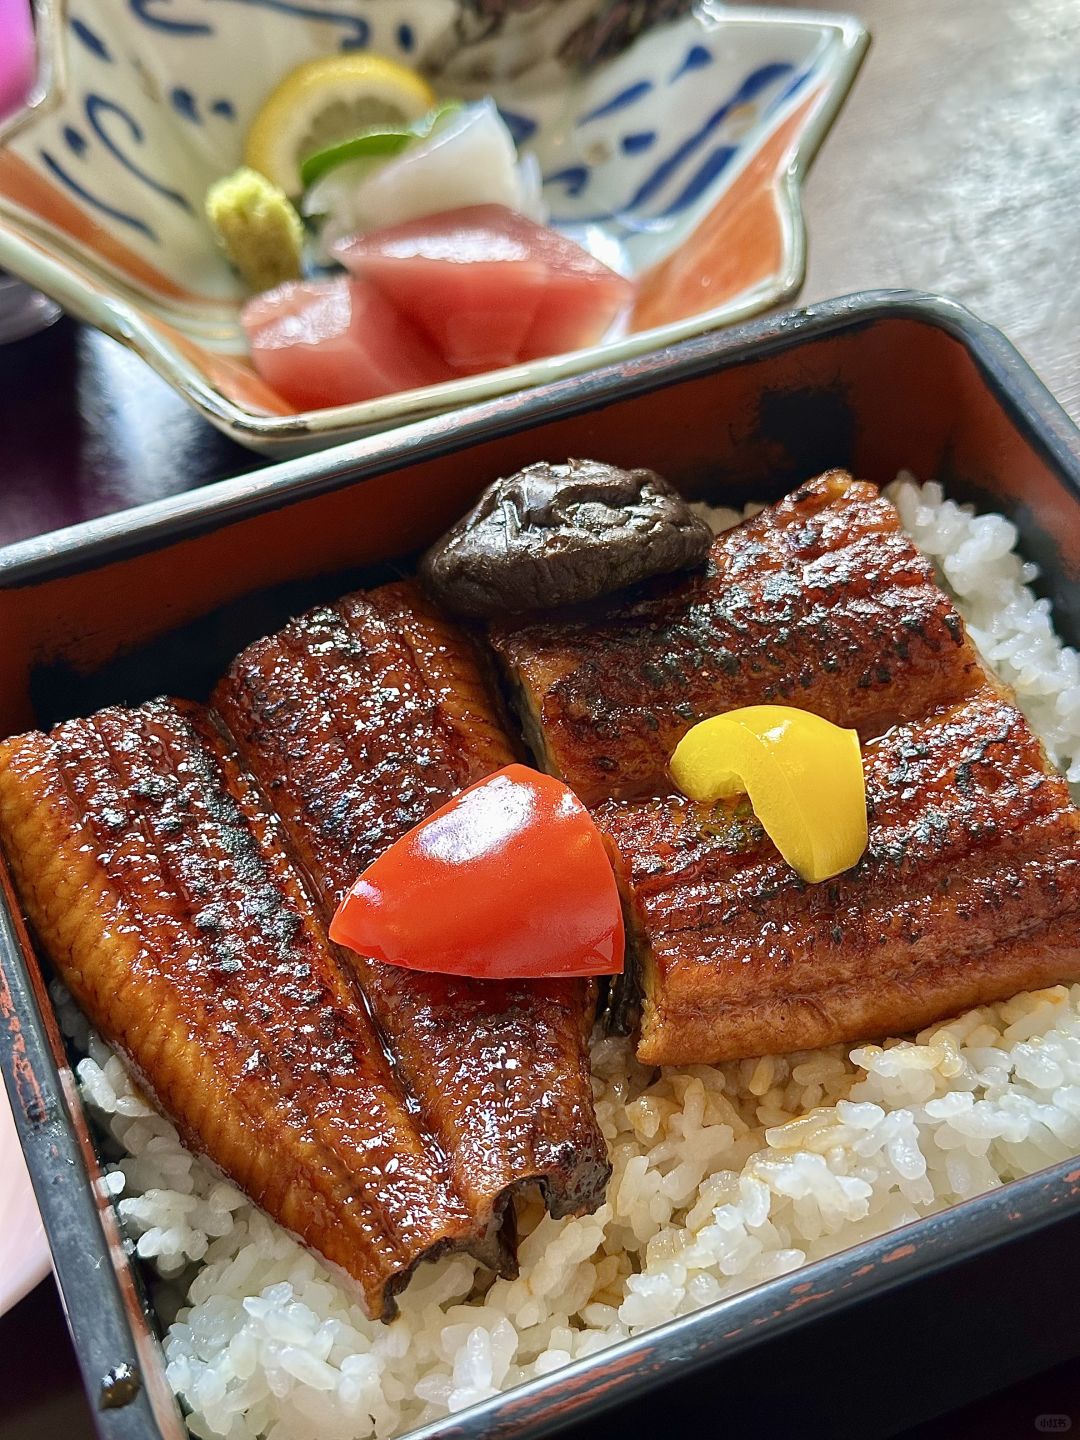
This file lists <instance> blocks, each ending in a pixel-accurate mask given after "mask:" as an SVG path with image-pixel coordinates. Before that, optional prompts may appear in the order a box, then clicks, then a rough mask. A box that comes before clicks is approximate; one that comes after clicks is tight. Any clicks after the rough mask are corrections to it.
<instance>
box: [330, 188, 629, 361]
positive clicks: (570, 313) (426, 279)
mask: <svg viewBox="0 0 1080 1440" xmlns="http://www.w3.org/2000/svg"><path fill="white" fill-rule="evenodd" d="M334 252H335V254H336V255H337V257H338V258H339V259H340V260H341V262H342V263H343V264H344V265H345V266H346V267H347V268H348V269H349V270H351V271H352V272H353V273H354V274H356V275H358V276H362V277H363V278H365V279H367V280H370V281H373V282H374V283H375V284H376V285H378V286H379V287H380V288H381V289H382V291H383V292H384V294H385V295H386V297H387V299H388V300H390V301H392V303H393V304H394V305H395V306H397V308H398V309H399V310H400V311H401V313H402V314H403V315H406V316H408V318H409V319H410V320H413V321H415V323H416V324H417V326H419V327H421V328H422V329H423V330H424V331H425V332H426V334H427V335H428V336H429V337H430V338H431V340H432V341H433V342H434V344H435V345H436V346H437V347H438V349H439V350H440V352H441V353H442V355H443V356H444V357H445V359H446V360H447V361H448V362H449V363H450V364H451V365H453V366H454V367H455V368H456V369H458V370H460V371H466V372H476V371H480V370H490V369H493V368H495V367H497V366H499V365H513V364H516V363H518V362H520V361H522V360H532V359H537V358H539V357H541V356H544V355H553V354H558V353H560V352H562V351H564V350H576V349H580V348H581V347H583V346H586V345H592V344H595V342H596V341H597V340H599V339H600V338H601V336H602V335H603V334H604V332H605V331H606V330H607V329H608V328H609V326H610V325H611V323H612V321H613V320H614V319H615V317H616V316H617V315H618V313H619V312H620V311H621V310H622V309H623V307H624V306H625V305H627V304H628V303H629V300H630V297H631V295H632V293H633V286H632V284H631V282H630V281H629V280H625V279H624V278H623V277H622V276H621V275H617V274H616V273H615V272H614V271H613V270H610V269H608V267H607V266H606V265H602V264H601V263H600V261H598V260H595V259H594V258H593V257H592V256H591V255H590V254H589V253H588V251H586V250H583V249H582V248H581V246H580V245H577V244H576V243H575V242H574V241H573V240H568V239H567V238H566V237H565V236H563V235H559V234H558V233H557V232H555V231H554V230H548V229H546V228H545V227H544V226H543V225H537V224H535V223H534V222H533V221H532V220H528V219H526V217H525V216H523V215H519V214H517V213H516V212H515V211H513V210H509V209H507V208H506V206H504V205H471V206H467V207H465V208H464V209H460V210H449V211H446V212H444V213H443V214H440V215H428V216H425V217H423V218H422V219H419V220H411V221H409V222H407V223H405V224H402V225H395V226H392V227H390V228H388V229H385V230H378V231H373V232H370V233H368V234H366V235H358V236H355V237H353V238H352V239H350V240H343V241H339V242H338V243H337V244H336V245H335V246H334Z"/></svg>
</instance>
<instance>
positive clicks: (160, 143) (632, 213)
mask: <svg viewBox="0 0 1080 1440" xmlns="http://www.w3.org/2000/svg"><path fill="white" fill-rule="evenodd" d="M474 5H475V0H474ZM502 8H503V9H507V7H502ZM655 8H656V9H658V10H659V12H660V13H661V14H664V13H667V14H670V13H671V12H672V11H678V10H679V9H680V8H681V7H680V6H678V5H675V6H672V5H668V6H666V7H665V6H659V7H655ZM467 9H469V7H467V6H459V5H458V3H457V0H425V3H423V4H421V3H419V0H412V3H406V0H401V3H399V0H339V4H338V6H337V7H336V8H335V6H334V5H333V3H332V0H330V3H327V4H325V5H324V4H321V3H316V4H311V5H304V6H299V5H295V6H294V5H286V4H282V3H280V0H243V3H240V0H51V3H50V0H44V3H43V6H42V9H41V11H40V16H39V20H40V23H39V33H40V35H41V37H42V53H43V63H42V75H41V85H40V90H39V93H38V94H36V95H35V96H34V97H33V100H32V103H31V104H30V106H29V107H28V108H27V109H26V110H25V111H23V112H22V113H20V114H18V115H16V116H15V117H13V118H12V119H11V120H10V121H9V122H8V123H7V124H6V125H5V126H4V127H2V128H0V267H3V268H6V269H8V270H10V271H12V272H13V273H15V274H17V275H19V276H21V277H22V278H24V279H25V280H27V281H29V282H31V283H32V284H34V285H35V286H37V287H38V288H39V289H41V290H43V291H45V292H46V293H47V294H49V295H52V296H53V297H54V298H55V299H56V300H57V301H59V303H60V304H61V305H63V306H64V307H65V309H67V310H68V311H69V312H70V313H71V314H73V315H75V316H76V317H78V318H79V319H81V320H84V321H86V322H88V323H90V324H92V325H95V326H97V327H99V328H100V329H102V330H104V331H105V332H106V333H108V334H110V335H112V336H114V337H116V338H117V339H119V340H121V341H123V342H124V343H126V344H127V345H129V346H131V347H132V348H133V349H134V350H135V351H136V352H137V353H138V354H140V355H141V356H142V357H143V358H144V359H145V360H147V361H148V362H149V363H150V364H151V365H152V366H153V367H154V369H155V370H157V371H158V372H159V374H161V375H162V376H164V378H165V379H166V380H167V381H168V382H169V383H170V384H172V385H173V386H174V387H175V388H176V389H177V390H178V391H179V392H180V394H181V395H183V396H184V397H185V398H186V399H187V400H189V401H190V402H191V404H192V405H194V406H195V407H196V408H197V409H198V410H199V411H200V412H201V413H202V414H203V415H205V416H206V418H207V419H208V420H210V421H211V422H212V423H213V424H215V425H216V426H217V427H218V428H219V429H221V430H222V431H224V432H225V433H226V434H228V435H231V436H232V437H233V438H234V439H236V440H238V441H240V442H241V443H242V444H245V445H248V446H249V447H251V448H253V449H256V450H259V451H262V452H264V453H267V454H271V455H279V456H284V455H288V454H298V453H303V452H305V451H311V450H316V449H320V448H322V447H324V446H327V445H331V444H336V443H338V442H340V441H343V440H347V439H352V438H356V437H359V436H362V435H370V434H373V433H377V432H380V431H384V430H388V429H392V428H395V427H397V426H400V425H404V424H407V423H410V422H412V421H415V420H419V419H422V418H424V417H426V416H429V415H433V414H437V413H440V412H443V411H446V410H450V409H456V408H458V407H459V406H462V405H466V404H469V403H471V402H473V401H477V400H481V399H488V398H491V397H494V396H498V395H503V394H508V393H510V392H513V391H517V390H521V389H524V388H526V387H530V386H534V385H538V384H542V383H545V382H547V381H550V380H556V379H562V378H564V377H566V376H569V375H574V374H578V373H582V372H584V371H587V370H591V369H595V368H596V367H598V366H599V365H602V364H605V363H607V362H609V361H614V360H621V359H624V358H627V357H630V356H633V355H636V354H641V353H644V352H646V351H650V350H656V349H659V348H661V347H662V346H664V345H667V344H669V343H670V342H672V341H674V340H678V339H681V338H683V337H685V336H688V335H694V334H698V333H700V332H702V331H706V330H710V329H713V328H715V327H717V326H719V325H725V324H729V323H731V322H733V321H736V320H741V319H745V318H746V317H747V316H749V315H752V314H754V313H756V312H758V311H761V310H764V309H767V308H768V307H770V306H772V305H775V304H777V303H778V302H780V301H782V300H784V299H787V298H789V297H790V296H792V295H793V294H794V293H795V292H796V291H797V289H798V287H799V285H800V284H801V282H802V278H803V273H804V252H805V235H804V227H803V220H802V214H801V207H800V199H799V192H800V185H801V181H802V177H803V175H804V173H805V170H806V167H807V165H808V163H809V161H810V159H811V158H812V156H813V154H814V152H815V151H816V149H817V147H818V145H819V144H820V143H821V140H822V138H823V137H824V135H825V133H826V131H827V130H828V127H829V125H830V124H831V122H832V120H833V118H834V117H835V115H836V113H837V111H838V109H839V107H840V104H841V102H842V100H843V98H844V96H845V94H846V93H847V90H848V88H849V87H850V85H851V82H852V80H853V78H854V76H855V73H856V71H857V69H858V65H859V62H860V60H861V57H862V54H863V52H864V50H865V47H866V44H867V38H868V37H867V35H866V32H865V31H864V30H863V28H862V27H861V26H860V25H859V24H858V23H857V22H856V21H854V20H852V19H850V18H847V17H845V16H840V15H830V14H823V13H820V12H812V11H797V10H783V11H772V10H768V9H757V8H749V7H743V6H739V7H728V6H724V5H719V4H703V5H700V6H698V7H696V8H695V9H694V10H692V11H690V12H689V13H683V14H678V15H676V18H674V19H670V20H667V21H666V22H664V23H660V24H657V25H655V26H654V27H653V28H650V29H648V30H646V31H645V32H644V33H641V34H639V35H638V36H637V38H636V39H634V40H633V41H632V43H631V44H630V45H629V47H628V48H625V49H623V50H622V51H621V53H618V54H616V55H614V56H613V57H612V56H610V55H606V54H605V56H604V58H601V59H597V60H595V61H593V60H591V59H590V58H589V57H588V56H586V57H585V60H584V62H583V60H582V56H581V53H580V48H579V49H578V51H577V52H575V47H574V41H575V38H576V37H577V36H578V35H580V34H581V33H583V27H584V30H585V31H588V27H589V26H590V25H591V26H592V27H593V29H592V32H590V33H597V32H599V33H604V31H605V27H607V29H608V30H609V31H610V29H611V27H612V25H613V24H614V23H615V20H617V12H618V11H619V7H618V5H613V4H611V3H610V0H609V3H608V4H607V5H606V6H603V7H597V6H596V4H595V3H593V4H591V5H587V4H584V3H583V0H562V3H560V4H559V5H557V6H556V5H553V4H545V3H540V4H533V5H530V6H523V7H509V9H508V13H506V14H504V15H503V16H502V18H501V20H499V21H497V22H496V21H492V22H491V23H490V24H488V26H487V27H486V28H481V29H480V31H479V32H477V33H475V34H470V31H469V27H468V26H466V25H464V23H463V20H462V12H463V11H465V10H467ZM481 9H482V7H481ZM598 10H599V13H597V12H598ZM474 18H475V17H474ZM575 26H576V27H577V29H575ZM365 47H366V48H370V49H371V50H373V51H376V52H378V53H381V54H386V55H390V56H393V57H394V58H397V59H402V60H404V61H406V62H407V63H408V64H410V65H414V66H417V67H418V68H420V69H421V70H423V71H424V72H425V73H427V74H428V75H429V77H430V78H431V80H432V83H433V85H434V87H435V89H436V90H437V91H438V92H439V93H441V94H446V95H462V96H464V97H466V98H473V97H476V96H480V95H484V94H490V95H491V96H493V98H494V99H495V101H496V103H497V104H498V106H499V108H500V110H501V111H502V113H503V115H504V118H505V119H506V120H507V122H508V124H509V125H510V127H511V129H512V131H513V132H514V135H515V138H516V139H517V141H518V144H519V147H520V148H521V149H522V151H531V152H533V153H534V154H535V155H536V157H537V160H538V161H539V164H540V167H541V173H542V175H543V177H544V198H545V201H546V203H547V206H548V208H549V210H550V214H551V222H552V224H553V225H554V226H555V227H556V228H557V229H560V230H562V231H564V232H565V233H567V234H569V235H571V236H572V237H573V238H575V239H577V240H579V241H580V242H582V243H583V244H584V245H585V246H586V247H587V248H588V249H590V250H591V251H592V252H593V253H594V254H595V255H597V256H598V258H600V259H602V260H604V261H605V262H606V263H608V264H610V265H612V266H613V267H614V268H616V269H619V270H622V271H623V272H624V273H626V274H629V275H631V276H633V277H634V278H635V280H636V282H637V291H636V300H635V303H634V306H633V308H632V312H631V314H630V316H629V318H628V321H627V323H626V326H625V328H624V329H623V331H622V332H621V333H619V334H617V335H616V336H614V337H613V338H609V339H607V340H606V341H605V342H604V343H603V344H600V345H597V346H594V347H592V348H590V349H585V350H578V351H575V352H573V353H571V354H567V355H561V356H556V357H552V358H550V359H545V360H538V361H532V362H530V363H529V364H525V365H517V366H513V367H510V368H506V369H502V370H498V371H494V372H489V373H487V374H483V375H477V376H472V377H469V378H468V379H461V380H455V381H451V382H448V383H445V384H440V385H434V386H428V387H426V388H424V389H420V390H411V391H408V392H404V393H398V394H395V395H388V396H384V397H382V398H380V399H377V400H369V401H365V402H363V403H360V404H354V405H346V406H339V407H336V408H333V409H326V410H313V411H308V412H304V413H294V412H293V411H292V410H291V409H290V408H289V407H288V406H287V405H286V404H285V403H284V402H283V401H282V400H281V399H280V398H279V397H278V396H277V395H275V394H274V392H273V391H271V390H270V389H269V388H268V387H267V386H266V385H265V384H264V383H263V382H262V381H261V380H260V379H259V378H258V377H257V376H256V375H255V373H254V371H253V369H252V367H251V364H250V362H249V360H248V359H247V356H246V350H245V341H244V336H243V333H242V331H241V329H240V326H239V322H238V316H239V308H240V304H241V302H242V300H243V298H244V297H243V293H242V290H241V288H240V286H239V284H238V282H237V281H236V279H235V277H234V276H233V274H232V272H231V271H230V269H229V267H228V266H227V265H226V263H225V262H224V260H223V259H222V257H221V255H220V253H219V251H218V250H217V248H216V247H215V244H214V241H213V238H212V236H211V234H210V232H209V230H208V228H207V226H206V225H205V222H204V220H203V218H202V202H203V196H204V194H205V192H206V189H207V187H208V185H209V184H210V183H211V182H212V181H213V180H214V179H216V178H217V177H218V176H220V175H222V174H225V173H227V172H229V171H231V170H232V169H233V168H234V167H235V166H236V165H237V164H238V163H239V161H240V156H241V150H242V145H243V138H244V134H245V131H246V128H247V125H248V123H249V122H250V120H251V118H252V116H253V115H254V114H255V113H256V111H257V110H258V108H259V106H260V104H261V102H262V101H263V99H264V98H265V96H266V94H267V93H268V91H269V90H270V88H272V86H273V85H275V84H276V83H277V82H278V81H279V80H280V79H281V78H282V77H283V76H284V75H285V74H286V73H287V72H288V71H289V70H290V69H292V68H293V67H294V66H295V65H297V64H299V63H301V62H302V61H304V60H307V59H311V58H313V57H315V56H317V55H320V54H326V53H332V52H335V51H337V50H342V49H353V50H355V49H357V48H365ZM600 48H603V47H600Z"/></svg>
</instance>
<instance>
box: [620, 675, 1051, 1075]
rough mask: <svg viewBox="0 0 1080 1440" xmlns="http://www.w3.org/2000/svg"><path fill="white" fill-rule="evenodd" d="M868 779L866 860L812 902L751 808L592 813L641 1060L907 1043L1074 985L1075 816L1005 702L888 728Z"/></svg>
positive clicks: (645, 804) (979, 699)
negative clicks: (1045, 989)
mask: <svg viewBox="0 0 1080 1440" xmlns="http://www.w3.org/2000/svg"><path fill="white" fill-rule="evenodd" d="M864 769H865V777H866V789H867V800H868V805H869V812H870V834H869V846H868V849H867V851H866V854H865V855H864V856H863V858H862V860H860V861H859V863H858V864H857V865H856V866H855V867H854V868H853V869H851V870H848V871H847V872H845V873H844V874H842V875H839V876H837V877H836V878H834V879H832V880H828V881H825V882H823V883H821V884H818V885H807V884H805V883H804V882H803V881H802V880H800V879H799V876H798V875H797V874H796V873H795V871H794V870H793V869H792V868H791V867H790V866H789V865H788V864H787V863H786V862H785V861H784V860H783V859H782V858H781V856H780V855H779V854H778V852H777V850H776V849H775V847H774V846H773V845H772V843H771V842H770V841H769V840H768V839H767V838H766V836H765V834H764V832H763V830H762V828H761V825H760V824H759V823H758V821H757V820H756V818H755V816H754V814H753V812H752V811H751V810H750V808H749V805H748V804H747V802H746V800H745V797H744V798H743V799H742V800H741V801H738V800H729V801H721V802H719V803H717V804H716V805H707V804H699V803H695V802H694V801H690V800H686V799H685V798H683V797H682V796H678V795H665V796H661V797H656V798H648V799H642V800H623V801H620V800H612V801H609V802H607V803H605V804H603V805H601V806H600V807H599V808H598V809H597V810H596V811H595V818H596V820H597V823H598V825H599V826H600V828H601V829H602V830H603V831H605V833H606V834H607V835H608V837H609V839H610V841H611V844H612V848H613V851H614V853H615V854H616V856H617V859H618V868H619V870H620V872H621V881H622V884H623V886H624V887H625V891H626V894H627V896H628V897H629V901H630V911H631V925H632V927H633V929H634V932H635V935H636V949H637V956H638V962H639V964H640V967H641V970H640V978H641V983H642V989H643V1006H642V1018H641V1032H640V1038H639V1042H638V1056H639V1058H640V1059H641V1060H643V1061H645V1062H646V1063H648V1064H658V1065H659V1064H663V1065H678V1064H686V1063H702V1062H712V1061H720V1060H730V1059H739V1058H742V1057H745V1056H754V1055H767V1054H777V1053H782V1052H785V1051H791V1050H802V1049H816V1048H819V1047H821V1046H824V1045H831V1044H834V1043H836V1042H837V1041H841V1040H856V1039H864V1038H866V1037H868V1036H876V1035H892V1034H903V1033H905V1032H907V1031H911V1030H917V1029H919V1028H920V1027H921V1026H923V1025H927V1024H929V1023H930V1022H931V1021H933V1020H935V1019H938V1018H940V1017H941V1016H943V1015H951V1014H956V1013H959V1012H960V1011H963V1010H965V1009H967V1008H969V1007H970V1006H973V1005H981V1004H986V1003H988V1002H990V1001H993V1000H1003V999H1007V998H1008V997H1009V996H1011V995H1014V994H1016V993H1017V992H1018V991H1020V990H1027V989H1037V988H1039V987H1040V986H1043V985H1051V984H1054V983H1056V982H1057V981H1060V980H1062V979H1066V978H1076V977H1077V976H1078V975H1080V938H1078V937H1080V813H1078V812H1077V810H1076V807H1075V806H1074V805H1073V804H1072V803H1071V801H1070V798H1069V791H1068V787H1067V785H1066V784H1065V781H1064V779H1063V778H1062V776H1061V775H1060V774H1058V773H1057V772H1056V771H1055V770H1053V769H1052V767H1051V766H1050V765H1049V764H1048V762H1047V760H1046V756H1045V754H1044V752H1043V750H1042V747H1041V745H1040V744H1039V742H1038V740H1037V739H1036V738H1035V736H1034V735H1033V734H1032V732H1031V729H1030V727H1029V725H1028V723H1027V721H1026V720H1025V719H1024V718H1023V716H1022V715H1021V714H1020V712H1019V711H1018V710H1017V709H1016V708H1015V706H1014V705H1012V704H1010V703H1009V701H1008V699H1007V698H1006V697H1004V696H1003V695H1002V694H1001V693H1000V692H999V691H997V690H996V689H991V688H989V687H987V688H985V689H983V690H980V691H979V692H977V693H976V694H975V695H972V696H970V697H968V698H967V699H966V700H963V701H961V702H960V703H958V704H956V705H953V706H945V707H943V708H941V709H938V710H935V711H934V712H932V713H931V714H930V715H928V716H926V717H925V718H923V719H919V720H915V721H912V722H910V723H909V724H906V725H900V726H897V727H895V728H894V729H892V730H890V731H889V732H888V733H887V734H885V735H884V736H883V737H882V738H881V739H880V740H877V741H873V742H871V743H870V744H869V745H868V746H867V747H866V748H865V751H864Z"/></svg>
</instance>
